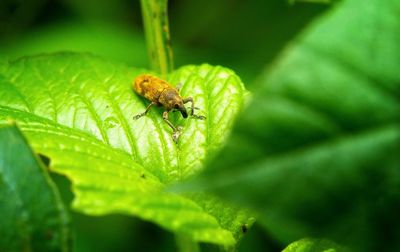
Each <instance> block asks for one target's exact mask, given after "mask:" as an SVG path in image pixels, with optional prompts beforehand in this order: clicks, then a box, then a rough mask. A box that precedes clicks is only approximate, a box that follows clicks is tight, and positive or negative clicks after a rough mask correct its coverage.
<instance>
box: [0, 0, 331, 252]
mask: <svg viewBox="0 0 400 252" xmlns="http://www.w3.org/2000/svg"><path fill="white" fill-rule="evenodd" d="M328 8H329V5H322V4H306V3H296V4H289V2H288V1H285V0H247V1H243V0H202V1H190V0H189V1H188V0H174V1H171V0H170V1H169V21H170V30H171V37H172V43H173V49H174V55H175V65H176V67H179V66H182V65H186V64H200V63H204V62H207V63H210V64H213V65H223V66H225V67H229V68H231V69H233V70H235V71H236V73H237V74H238V75H239V76H240V77H241V78H242V79H243V81H244V83H245V84H246V86H247V87H248V88H249V89H250V90H251V88H252V86H254V85H256V80H257V77H258V76H259V75H260V74H261V72H262V71H263V70H264V69H266V68H267V67H268V65H269V64H270V63H271V62H272V60H273V59H274V58H275V57H276V56H277V55H278V54H279V52H281V50H282V48H283V47H285V45H287V43H288V42H289V41H290V40H291V39H293V38H294V37H295V36H296V35H297V34H298V33H299V32H301V30H302V29H303V28H304V27H305V26H306V25H307V24H308V23H309V22H311V21H312V20H313V18H315V17H316V16H318V15H319V14H321V13H323V12H324V11H326V10H327V9H328ZM57 51H74V52H91V53H93V54H96V55H101V56H103V57H105V58H107V59H112V60H118V61H122V62H126V63H127V64H129V65H131V66H132V67H147V66H148V59H147V54H146V53H147V51H146V45H145V39H144V35H143V27H142V20H141V14H140V2H139V0H86V1H81V0H58V1H57V0H1V1H0V60H5V59H15V58H19V57H22V56H26V55H34V54H40V53H51V52H57ZM54 178H55V180H56V181H57V183H58V185H59V186H60V188H61V190H62V192H63V197H64V200H65V201H66V202H70V201H71V200H72V195H71V192H70V191H69V184H68V181H67V180H66V179H64V178H62V177H59V176H56V175H54ZM72 223H73V229H74V232H75V237H74V238H75V240H74V248H75V251H175V250H176V248H175V241H174V237H173V235H172V234H171V233H169V232H167V231H164V230H162V229H160V228H158V227H157V226H155V225H154V224H151V223H147V222H144V221H141V220H139V219H136V218H133V217H126V216H122V215H113V216H105V217H97V218H95V217H88V216H85V215H82V214H77V213H73V214H72ZM283 247H284V245H283V244H277V243H276V242H274V241H273V238H271V237H270V236H269V234H268V233H266V231H265V230H264V229H262V228H260V227H258V226H257V224H256V225H255V226H254V227H253V228H252V229H251V230H249V232H248V234H247V235H246V237H245V238H244V239H243V240H242V242H241V245H240V251H280V250H281V249H282V248H283ZM203 249H204V251H208V250H209V251H212V250H215V249H216V248H215V247H212V246H209V245H203Z"/></svg>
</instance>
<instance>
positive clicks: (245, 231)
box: [241, 224, 247, 234]
mask: <svg viewBox="0 0 400 252" xmlns="http://www.w3.org/2000/svg"><path fill="white" fill-rule="evenodd" d="M241 228H242V233H243V234H245V233H247V226H246V224H244V225H242V226H241Z"/></svg>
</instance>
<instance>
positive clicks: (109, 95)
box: [0, 54, 251, 245]
mask: <svg viewBox="0 0 400 252" xmlns="http://www.w3.org/2000/svg"><path fill="white" fill-rule="evenodd" d="M143 72H144V70H138V69H134V68H130V67H128V66H126V65H123V64H119V63H115V62H108V61H105V60H103V59H101V58H97V57H94V56H90V55H85V54H54V55H43V56H38V57H33V58H23V59H20V60H17V61H13V62H11V63H9V64H7V65H3V66H2V67H0V74H1V77H0V90H1V93H0V97H1V99H0V119H1V118H3V120H4V119H5V118H7V117H11V118H13V119H14V120H16V121H17V122H18V125H20V127H21V129H22V131H23V132H24V134H25V135H26V136H27V137H28V139H29V141H30V142H31V144H32V146H33V147H34V149H35V151H37V152H39V153H42V154H44V155H46V156H48V157H50V158H51V169H52V170H53V171H56V172H58V173H61V174H64V175H66V176H67V177H68V178H69V179H70V180H71V181H72V183H73V192H74V194H75V198H74V201H73V207H74V208H75V209H76V210H78V211H82V212H84V213H87V214H90V215H103V214H108V213H126V214H131V215H135V216H138V217H140V218H142V219H145V220H149V221H153V222H155V223H157V224H159V225H161V226H162V227H164V228H166V229H168V230H171V231H174V232H177V233H182V234H183V235H187V236H189V237H191V238H192V239H194V240H196V241H203V242H211V243H217V244H223V245H233V244H234V243H235V241H236V240H237V239H238V238H239V237H240V236H241V231H240V230H241V229H240V226H241V225H244V224H250V222H251V220H249V219H248V216H247V215H246V214H244V212H243V211H241V210H238V209H235V208H231V207H230V206H229V205H227V204H223V203H218V204H213V205H210V203H212V202H214V201H215V200H214V198H212V197H211V196H209V195H187V196H180V195H176V194H173V193H168V192H163V189H164V188H165V186H166V185H167V184H170V183H173V182H176V181H180V180H183V179H185V178H188V177H190V176H193V175H195V174H197V173H198V172H199V171H200V170H201V169H202V167H203V164H204V162H206V161H207V160H209V159H210V158H211V157H213V156H214V155H215V152H216V151H218V150H219V148H220V147H221V145H222V144H223V143H224V141H225V139H226V137H227V135H228V134H229V132H230V129H231V127H232V123H233V121H234V119H235V118H236V114H237V113H238V112H239V110H241V108H242V107H243V103H244V96H245V93H246V91H245V89H244V87H243V84H242V82H241V81H240V79H239V78H238V77H237V76H236V75H235V74H234V73H233V72H232V71H231V70H229V69H226V68H223V67H218V66H217V67H213V66H210V65H201V66H185V67H182V68H180V69H179V70H177V71H176V72H174V73H173V74H172V75H171V76H170V78H169V81H170V82H171V83H182V84H183V87H182V90H181V94H182V96H184V97H186V96H192V97H193V98H194V100H195V104H196V107H199V108H200V110H198V112H197V113H198V114H201V115H205V116H206V117H207V119H206V120H195V119H193V118H188V119H186V120H184V119H183V118H182V117H181V116H180V115H179V114H178V113H175V114H173V113H171V114H173V115H172V116H171V121H172V122H173V123H174V124H175V125H181V126H183V133H182V135H181V136H180V138H179V142H178V144H175V143H174V142H173V140H172V137H171V133H172V132H171V129H170V128H169V127H168V125H167V124H166V123H165V122H163V119H162V110H161V109H157V108H154V109H152V110H150V112H149V114H148V115H147V116H145V117H142V118H140V119H138V120H133V119H132V117H133V116H134V115H136V114H138V113H140V112H143V111H144V109H145V107H146V105H147V104H148V103H149V102H148V101H146V100H145V99H143V98H141V97H139V96H138V95H136V94H135V93H134V92H133V91H132V89H131V83H132V81H133V79H134V77H135V76H137V75H138V74H140V73H143ZM234 210H235V211H234Z"/></svg>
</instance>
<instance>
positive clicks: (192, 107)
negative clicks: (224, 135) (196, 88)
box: [183, 97, 206, 120]
mask: <svg viewBox="0 0 400 252" xmlns="http://www.w3.org/2000/svg"><path fill="white" fill-rule="evenodd" d="M188 102H190V103H192V106H191V107H190V108H191V110H192V112H191V113H190V115H191V116H192V117H194V118H196V119H201V120H204V119H206V117H205V116H201V115H195V114H194V109H195V108H196V107H195V106H194V101H193V98H192V97H188V98H185V99H183V103H188ZM196 109H197V108H196Z"/></svg>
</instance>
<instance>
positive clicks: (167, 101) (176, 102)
mask: <svg viewBox="0 0 400 252" xmlns="http://www.w3.org/2000/svg"><path fill="white" fill-rule="evenodd" d="M133 89H134V90H135V91H136V92H137V93H138V94H139V95H141V96H143V97H145V98H146V99H148V100H149V101H151V102H153V103H155V104H156V105H158V106H164V108H165V110H167V111H170V110H172V109H178V110H179V111H180V112H181V113H182V116H183V117H184V118H187V116H188V115H187V111H186V108H185V106H184V105H183V103H184V102H183V99H182V97H181V96H180V95H179V91H178V90H177V89H176V88H174V87H173V86H172V85H171V84H169V83H168V82H166V81H164V80H162V79H160V78H157V77H155V76H152V75H149V74H143V75H140V76H138V77H137V78H136V79H135V82H134V85H133Z"/></svg>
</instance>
